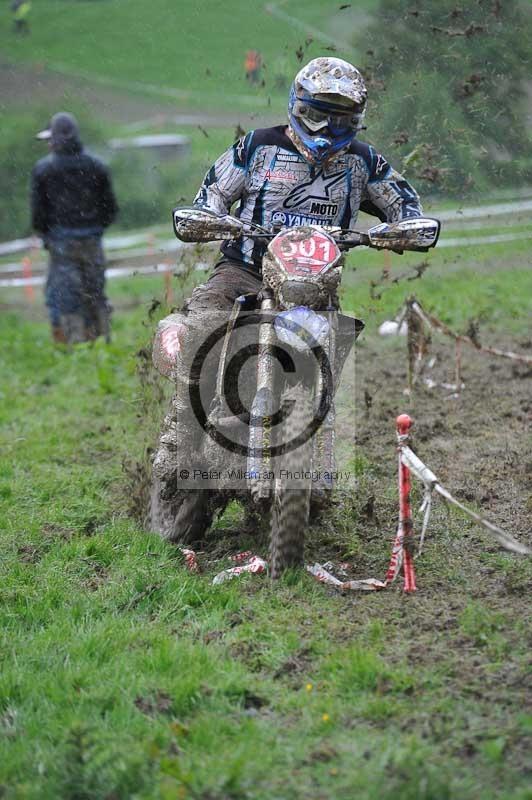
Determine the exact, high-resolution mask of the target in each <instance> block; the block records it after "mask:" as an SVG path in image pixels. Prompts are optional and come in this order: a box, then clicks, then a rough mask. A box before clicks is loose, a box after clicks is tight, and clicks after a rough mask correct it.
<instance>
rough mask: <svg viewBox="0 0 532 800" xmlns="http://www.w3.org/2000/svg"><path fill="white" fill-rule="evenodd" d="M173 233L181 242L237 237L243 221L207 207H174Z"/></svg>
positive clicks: (240, 233)
mask: <svg viewBox="0 0 532 800" xmlns="http://www.w3.org/2000/svg"><path fill="white" fill-rule="evenodd" d="M173 222H174V233H175V235H176V236H177V238H178V239H181V241H182V242H213V241H223V240H224V239H238V238H239V237H240V236H241V235H242V231H243V228H244V225H243V223H242V222H241V220H239V219H238V218H237V217H233V216H231V215H230V214H225V215H223V216H220V215H219V214H216V213H215V212H214V211H211V210H210V209H209V208H200V207H190V208H175V209H174V211H173Z"/></svg>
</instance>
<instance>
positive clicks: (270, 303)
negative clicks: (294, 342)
mask: <svg viewBox="0 0 532 800" xmlns="http://www.w3.org/2000/svg"><path fill="white" fill-rule="evenodd" d="M263 295H264V296H263V299H262V302H261V305H260V313H261V318H262V319H261V323H260V325H259V342H258V353H257V391H256V394H255V397H254V399H253V403H252V406H251V414H250V421H249V450H248V460H247V462H248V463H247V471H248V476H249V477H248V480H249V487H250V491H251V496H252V498H253V500H255V501H257V502H258V501H260V500H266V499H268V498H270V497H271V494H272V485H273V477H274V476H273V472H272V456H271V444H272V442H271V435H272V417H273V414H274V396H273V386H274V376H275V368H276V360H275V354H274V345H275V340H276V336H275V331H274V329H273V324H272V322H273V310H274V306H275V303H274V300H273V296H272V294H271V293H267V292H266V291H264V292H263Z"/></svg>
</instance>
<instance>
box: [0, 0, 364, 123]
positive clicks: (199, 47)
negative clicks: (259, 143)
mask: <svg viewBox="0 0 532 800" xmlns="http://www.w3.org/2000/svg"><path fill="white" fill-rule="evenodd" d="M340 5H341V4H340V3H338V2H330V0H328V1H327V2H323V0H308V2H302V0H296V2H290V3H289V4H288V3H287V2H286V1H285V2H283V1H282V0H281V2H277V3H262V2H261V3H257V4H249V3H246V2H243V0H228V1H227V2H225V3H223V4H221V3H217V2H213V0H181V2H179V3H175V2H169V1H168V0H152V2H150V3H146V2H144V0H99V2H96V1H95V0H93V1H92V2H89V0H85V2H73V0H41V1H39V0H35V2H34V3H33V7H32V10H31V14H30V18H29V22H30V27H31V34H30V36H27V37H17V36H15V35H12V34H11V33H10V26H11V20H10V18H9V14H7V13H4V14H3V15H2V17H1V21H0V36H1V39H2V42H3V44H2V54H3V56H4V57H5V58H7V59H9V60H10V61H14V62H18V61H23V62H31V63H33V64H41V65H44V66H47V67H56V68H59V69H60V70H61V71H65V72H71V73H77V74H80V73H83V74H87V73H88V74H92V75H94V76H97V77H98V78H100V79H102V78H105V79H106V80H111V81H113V82H116V85H117V86H124V88H126V86H125V84H130V85H131V88H133V84H139V83H140V84H144V85H145V88H146V90H147V91H148V92H149V93H150V94H157V93H159V94H160V95H161V97H164V96H170V97H172V96H173V98H174V100H175V99H177V100H180V101H181V103H182V104H184V105H187V106H188V105H190V106H203V107H204V106H205V105H206V104H207V105H208V107H209V108H222V107H224V106H226V104H227V103H228V102H230V103H231V104H232V106H233V107H234V105H235V104H237V105H240V104H242V105H243V106H244V107H248V108H249V107H253V106H254V105H255V104H256V103H257V97H256V96H257V94H258V95H259V96H260V98H261V99H260V101H259V103H261V104H262V105H263V106H264V105H267V104H268V103H269V102H271V95H272V93H273V95H274V100H275V95H278V96H279V97H283V98H284V96H285V94H286V92H285V89H284V88H283V87H282V86H281V85H280V83H281V78H282V77H283V76H284V77H286V78H287V79H288V78H290V77H291V76H292V74H293V72H294V70H295V69H296V68H297V66H298V64H299V63H300V59H301V58H302V57H303V56H305V57H306V56H308V57H313V56H316V55H318V54H320V53H322V52H324V49H325V48H329V51H330V48H331V47H333V46H334V45H333V42H336V44H337V48H338V49H337V52H338V54H339V55H342V54H343V55H345V56H351V57H352V56H353V55H354V51H352V50H350V49H348V48H349V47H350V41H351V39H352V31H354V29H355V25H356V22H357V20H358V21H362V19H363V16H364V14H365V9H367V8H371V7H373V6H374V5H375V0H364V2H363V3H357V5H356V10H354V9H353V8H351V7H349V8H343V9H341V8H340ZM309 39H312V40H313V41H310V42H309V41H308V40H309ZM342 45H343V46H342ZM249 49H258V50H260V52H261V54H262V57H263V61H264V65H265V67H264V70H263V77H264V80H265V86H264V87H260V88H259V89H258V90H257V89H255V87H253V88H252V87H250V86H249V85H248V84H247V83H246V80H245V76H244V57H245V53H246V51H247V50H249ZM297 51H299V53H300V56H299V58H298V55H297ZM137 88H139V89H141V88H142V87H137ZM268 98H270V100H269V99H268Z"/></svg>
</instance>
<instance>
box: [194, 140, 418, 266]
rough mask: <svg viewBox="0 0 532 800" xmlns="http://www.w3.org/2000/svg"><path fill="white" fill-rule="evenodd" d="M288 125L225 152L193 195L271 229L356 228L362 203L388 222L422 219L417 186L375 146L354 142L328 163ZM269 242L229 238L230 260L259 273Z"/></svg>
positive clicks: (224, 247)
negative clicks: (309, 155) (299, 143)
mask: <svg viewBox="0 0 532 800" xmlns="http://www.w3.org/2000/svg"><path fill="white" fill-rule="evenodd" d="M285 131H286V126H284V125H279V126H278V127H275V128H264V129H261V130H255V131H251V132H250V133H248V134H247V135H246V136H243V137H242V138H241V139H239V140H238V141H237V142H235V144H234V145H233V146H232V147H230V148H229V149H228V150H226V152H225V153H223V154H222V155H221V156H220V158H218V160H217V161H216V162H215V164H214V165H213V166H212V167H211V169H210V170H209V172H208V173H207V175H206V176H205V179H204V181H203V184H202V186H201V188H200V190H199V192H198V194H197V195H196V197H195V199H194V205H197V206H208V207H209V208H210V209H212V210H213V211H215V212H217V213H219V214H227V213H228V212H229V211H230V209H231V207H232V205H233V204H234V203H235V202H237V201H238V202H239V205H238V207H237V208H236V210H235V212H234V213H235V216H238V217H240V218H241V219H242V220H243V221H244V222H255V223H258V224H259V225H262V226H264V227H266V228H270V227H272V226H273V225H275V224H278V225H281V226H283V227H291V226H294V225H308V224H314V225H335V226H340V227H342V228H344V229H348V228H353V227H354V225H355V223H356V219H357V216H358V212H359V210H360V209H361V210H362V211H365V212H367V213H369V214H373V215H374V216H376V217H379V219H380V220H382V221H386V222H395V221H397V220H400V219H405V218H406V217H419V216H421V215H422V208H421V205H420V202H419V197H418V195H417V193H416V192H415V190H414V189H413V188H412V187H411V186H410V184H409V183H408V182H407V181H406V180H405V179H404V178H403V177H402V176H401V175H400V174H399V173H398V172H396V171H395V170H394V169H393V168H392V167H391V166H390V165H389V164H388V162H387V161H386V159H385V158H384V157H383V156H382V155H380V154H379V153H377V152H376V150H375V149H374V148H373V147H372V146H371V145H369V144H365V143H364V142H359V141H357V140H355V141H354V142H353V143H352V144H351V146H350V148H349V150H348V151H347V152H346V153H345V154H343V155H339V156H337V157H336V158H334V159H333V160H332V161H331V162H330V163H329V164H326V165H325V166H321V167H317V166H314V165H312V164H310V163H309V162H308V161H306V160H305V159H304V158H303V156H302V155H300V153H299V151H298V150H297V148H296V147H295V145H294V144H293V143H292V141H291V139H289V137H288V136H287V134H286V132H285ZM266 246H267V245H266V244H265V243H264V241H257V240H255V239H250V238H248V237H246V236H244V237H242V238H241V239H236V240H231V241H226V242H224V243H223V245H222V247H221V251H222V253H223V255H224V256H225V257H226V258H230V259H232V260H235V261H239V262H241V263H242V266H244V267H245V268H247V269H253V270H254V271H258V272H260V270H261V262H262V256H263V254H264V251H265V249H266Z"/></svg>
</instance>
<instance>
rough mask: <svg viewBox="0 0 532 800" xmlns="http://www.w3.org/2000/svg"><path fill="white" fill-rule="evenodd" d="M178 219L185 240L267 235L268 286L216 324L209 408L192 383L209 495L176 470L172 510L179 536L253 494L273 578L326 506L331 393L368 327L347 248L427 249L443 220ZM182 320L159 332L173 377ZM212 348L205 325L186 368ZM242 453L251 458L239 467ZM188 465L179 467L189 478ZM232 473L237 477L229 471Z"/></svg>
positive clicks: (158, 345) (190, 211)
mask: <svg viewBox="0 0 532 800" xmlns="http://www.w3.org/2000/svg"><path fill="white" fill-rule="evenodd" d="M174 230H175V233H176V235H177V236H178V237H179V238H180V239H182V240H183V241H192V240H193V241H196V242H197V241H215V240H224V239H230V238H235V237H238V236H240V235H242V233H243V232H245V235H246V236H247V237H254V238H257V239H260V240H263V241H266V242H267V243H268V244H267V248H266V251H265V254H264V257H263V263H262V289H261V291H260V292H259V293H258V294H256V295H243V296H241V297H238V298H237V300H236V301H235V303H234V306H233V310H232V312H231V314H230V317H229V320H228V321H226V320H224V323H223V325H222V326H221V327H220V328H219V329H218V330H217V331H216V332H215V334H214V340H216V341H217V342H219V343H220V345H221V346H220V349H219V352H218V354H217V356H216V359H215V362H214V365H213V367H211V370H210V371H211V373H212V372H215V386H214V391H213V393H212V396H211V397H207V403H208V404H209V407H208V411H206V410H205V398H204V399H202V398H201V397H200V396H199V388H198V381H197V380H191V381H190V383H189V389H190V392H189V394H190V402H191V405H192V407H193V408H194V413H195V416H196V419H197V420H198V421H199V424H200V425H201V428H202V439H201V445H200V450H201V455H202V459H203V464H204V465H205V467H206V468H205V470H201V469H200V470H198V472H199V473H200V476H201V477H203V478H204V479H205V481H206V483H205V487H206V488H207V490H208V494H205V493H204V492H202V491H201V490H200V491H197V490H194V489H191V488H190V486H189V485H187V484H186V481H185V482H183V481H182V480H181V481H180V484H181V486H180V487H179V486H178V487H177V488H178V489H180V492H179V493H180V494H181V504H182V505H181V510H178V509H179V503H177V504H176V503H175V498H174V511H175V512H176V515H177V516H176V524H177V525H178V528H179V529H178V530H177V531H176V538H177V539H178V540H180V541H181V542H182V543H184V542H185V541H186V532H187V531H188V532H189V533H190V532H191V531H194V536H195V537H196V538H197V537H198V534H200V535H201V533H202V532H203V533H204V532H205V531H206V529H207V528H208V527H209V525H210V522H211V520H212V517H213V514H214V512H215V511H216V510H219V509H221V508H223V507H224V506H225V505H226V503H227V502H228V500H229V499H231V498H232V497H235V498H237V499H239V500H241V501H243V502H245V503H251V506H252V508H254V509H255V510H256V511H257V513H258V514H260V515H261V516H264V515H265V514H269V517H270V562H269V563H270V574H271V577H272V578H274V579H275V578H278V577H279V576H280V575H281V574H282V572H283V571H284V570H286V569H287V568H290V567H298V566H301V565H302V564H303V550H304V541H305V532H306V528H307V526H308V522H309V514H310V508H311V502H315V503H316V505H317V506H323V505H324V504H326V503H327V502H328V500H329V498H330V496H331V493H332V488H333V476H334V475H335V457H334V423H335V408H334V396H335V392H336V389H337V386H338V382H339V378H340V375H341V372H342V368H343V365H344V362H345V360H346V358H347V356H348V354H349V351H350V350H351V348H352V346H353V344H354V342H355V340H356V339H357V337H358V336H359V334H360V332H361V331H362V329H363V328H364V323H363V322H362V321H361V320H359V319H356V318H354V317H350V316H347V315H345V314H342V313H341V312H340V310H339V303H338V288H339V285H340V281H341V275H342V268H343V262H344V253H345V252H346V251H347V250H350V249H352V248H355V247H359V246H362V245H363V246H368V247H372V248H376V249H390V250H393V251H396V252H399V253H401V252H403V251H404V250H416V251H421V252H426V251H427V250H428V249H429V248H431V247H434V246H435V245H436V243H437V241H438V236H439V231H440V223H439V221H437V220H434V219H429V218H413V219H406V220H402V221H400V222H396V223H381V224H379V225H376V226H374V227H372V228H370V229H369V230H368V232H367V233H362V232H357V231H351V230H348V231H345V230H342V229H340V228H325V227H319V226H316V225H301V226H297V227H291V228H284V229H283V228H281V229H277V230H275V229H274V230H273V231H268V230H266V229H264V228H262V227H261V226H258V225H255V224H243V223H242V221H241V220H239V219H238V218H235V217H232V216H231V215H226V216H223V217H220V216H218V215H216V214H214V213H213V212H211V211H209V210H207V209H201V208H177V209H175V211H174ZM198 231H200V233H198ZM180 325H182V322H181V321H180V319H179V317H178V315H175V319H174V320H173V322H171V323H170V324H168V325H164V324H163V326H162V329H161V330H160V331H159V333H158V335H157V336H156V342H155V346H154V362H155V364H156V366H157V368H158V369H159V371H160V372H161V373H162V374H163V375H165V376H166V377H175V372H174V369H173V368H174V366H175V359H176V357H177V350H176V347H175V343H176V341H177V337H178V331H177V328H179V326H180ZM242 334H243V338H242ZM246 336H247V339H246ZM239 339H240V340H239ZM211 348H212V337H210V338H209V336H207V338H206V339H205V340H204V343H203V346H202V347H200V348H199V349H198V354H199V355H197V356H195V357H194V358H193V359H192V362H193V363H192V365H191V367H190V375H192V374H193V373H194V374H196V372H197V371H198V363H200V362H202V359H205V357H206V354H207V353H208V351H209V350H210V349H211ZM234 351H236V354H234V355H231V354H232V353H234ZM198 359H199V361H198ZM250 360H252V361H253V367H252V369H251V371H250V369H249V368H248V373H247V376H246V379H245V380H244V382H243V383H244V387H243V391H241V389H242V387H241V388H240V389H239V391H237V392H236V394H235V388H237V389H238V388H239V371H240V370H241V369H242V367H243V365H244V363H246V362H247V363H248V367H249V362H250ZM200 366H201V363H200ZM240 384H242V381H240ZM240 394H244V395H245V402H242V397H241V396H240ZM238 460H240V462H239V463H240V464H242V462H243V461H244V462H245V469H242V468H241V467H240V468H237V467H236V466H234V465H235V464H236V463H237V462H238ZM231 464H233V466H231ZM188 472H189V471H188V470H181V471H180V472H179V475H180V476H181V477H182V476H183V475H184V474H185V475H186V477H188ZM235 475H237V477H238V478H239V479H240V480H239V482H238V485H235V484H234V481H233V483H231V480H230V478H231V477H232V478H234V476H235ZM213 481H215V482H214V483H213ZM183 508H186V512H185V513H183ZM180 534H182V536H181V538H180Z"/></svg>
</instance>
